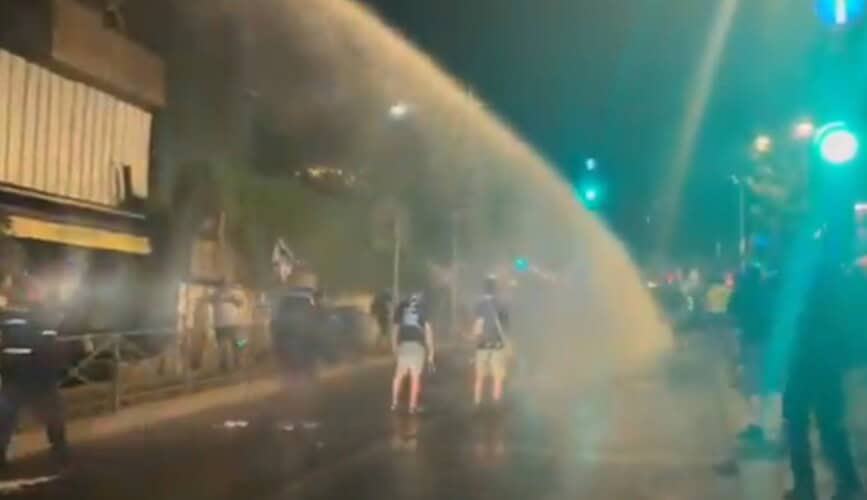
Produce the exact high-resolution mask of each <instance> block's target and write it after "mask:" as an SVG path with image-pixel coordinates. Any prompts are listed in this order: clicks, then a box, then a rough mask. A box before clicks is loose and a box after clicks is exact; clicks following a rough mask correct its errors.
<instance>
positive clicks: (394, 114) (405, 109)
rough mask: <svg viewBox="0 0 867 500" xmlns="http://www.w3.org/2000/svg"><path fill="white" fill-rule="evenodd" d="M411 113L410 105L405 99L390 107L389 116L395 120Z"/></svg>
mask: <svg viewBox="0 0 867 500" xmlns="http://www.w3.org/2000/svg"><path fill="white" fill-rule="evenodd" d="M408 114H409V105H408V104H407V103H405V102H403V101H399V102H396V103H394V104H392V105H391V106H390V107H389V108H388V116H389V117H391V118H392V119H394V120H402V119H403V118H406V115H408Z"/></svg>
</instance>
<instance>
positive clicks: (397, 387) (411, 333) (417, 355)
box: [391, 293, 434, 414]
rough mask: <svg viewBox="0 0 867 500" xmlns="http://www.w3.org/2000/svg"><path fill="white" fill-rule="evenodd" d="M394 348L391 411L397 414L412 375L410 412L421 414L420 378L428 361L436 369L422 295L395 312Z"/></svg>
mask: <svg viewBox="0 0 867 500" xmlns="http://www.w3.org/2000/svg"><path fill="white" fill-rule="evenodd" d="M391 339H392V340H391V342H392V349H393V351H394V353H395V356H396V357H397V368H396V369H395V371H394V379H393V381H392V386H391V410H392V411H396V410H397V408H398V404H399V402H400V392H401V389H402V387H403V381H404V379H405V378H406V377H407V376H409V379H410V391H409V413H410V414H415V413H417V412H418V411H419V405H418V398H419V394H420V393H421V378H422V372H423V371H424V367H425V361H427V363H429V364H430V365H431V366H433V362H434V341H433V328H432V327H431V324H430V322H429V321H428V319H427V313H426V311H425V309H424V303H423V300H422V294H421V293H414V294H412V295H411V296H410V297H409V299H407V300H405V301H403V302H401V303H400V304H399V305H398V306H397V309H396V310H395V313H394V328H393V329H392V337H391Z"/></svg>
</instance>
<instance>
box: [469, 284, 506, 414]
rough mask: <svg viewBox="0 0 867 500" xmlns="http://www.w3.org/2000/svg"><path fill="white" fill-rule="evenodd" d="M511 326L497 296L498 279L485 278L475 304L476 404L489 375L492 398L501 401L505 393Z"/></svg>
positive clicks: (477, 404)
mask: <svg viewBox="0 0 867 500" xmlns="http://www.w3.org/2000/svg"><path fill="white" fill-rule="evenodd" d="M508 328H509V313H508V311H507V310H506V308H505V306H504V304H503V302H502V301H501V300H500V298H499V296H498V290H497V279H496V277H494V276H489V277H487V278H486V279H485V284H484V295H483V296H482V300H481V301H479V304H478V305H477V306H476V319H475V321H474V323H473V337H474V338H476V339H477V343H476V359H475V364H476V375H475V384H474V387H473V401H474V403H475V405H476V407H479V406H481V404H482V393H483V392H484V386H485V380H486V379H488V378H490V379H491V381H492V384H491V387H492V388H491V398H492V399H493V401H494V402H495V403H499V402H500V401H501V400H502V397H503V383H504V382H505V380H506V372H507V367H508V350H507V347H508V345H507V342H508V338H507V337H506V331H507V330H508Z"/></svg>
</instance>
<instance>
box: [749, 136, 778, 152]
mask: <svg viewBox="0 0 867 500" xmlns="http://www.w3.org/2000/svg"><path fill="white" fill-rule="evenodd" d="M772 146H773V141H772V140H771V137H770V136H768V135H765V134H761V135H759V136H757V137H756V139H755V140H754V141H753V149H754V150H755V151H756V153H759V154H764V153H767V152H769V151H770V150H771V147H772Z"/></svg>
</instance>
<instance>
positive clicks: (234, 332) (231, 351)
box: [214, 326, 238, 372]
mask: <svg viewBox="0 0 867 500" xmlns="http://www.w3.org/2000/svg"><path fill="white" fill-rule="evenodd" d="M214 333H215V334H216V335H215V336H216V338H217V348H218V349H219V352H220V370H222V371H224V372H225V371H229V370H234V369H237V368H238V329H237V328H236V327H234V326H218V327H216V328H215V329H214Z"/></svg>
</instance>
